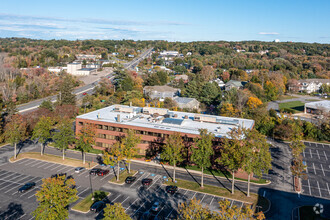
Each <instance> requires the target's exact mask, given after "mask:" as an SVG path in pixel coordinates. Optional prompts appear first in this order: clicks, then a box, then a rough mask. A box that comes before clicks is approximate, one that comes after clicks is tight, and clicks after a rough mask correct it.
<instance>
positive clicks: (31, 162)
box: [24, 160, 37, 166]
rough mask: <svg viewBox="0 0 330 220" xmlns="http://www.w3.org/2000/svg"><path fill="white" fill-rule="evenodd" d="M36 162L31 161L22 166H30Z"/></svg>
mask: <svg viewBox="0 0 330 220" xmlns="http://www.w3.org/2000/svg"><path fill="white" fill-rule="evenodd" d="M35 162H37V161H36V160H31V161H30V163H27V164H24V166H27V165H31V164H33V163H35Z"/></svg>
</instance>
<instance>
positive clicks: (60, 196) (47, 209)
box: [33, 176, 78, 220]
mask: <svg viewBox="0 0 330 220" xmlns="http://www.w3.org/2000/svg"><path fill="white" fill-rule="evenodd" d="M73 186H75V181H74V179H67V180H65V177H64V176H61V177H57V178H47V179H43V180H42V185H41V188H40V190H39V191H37V193H36V197H37V201H38V202H39V203H38V207H37V209H36V210H35V211H34V212H33V216H34V217H35V219H36V220H58V219H61V220H62V219H63V220H64V219H67V218H68V216H69V210H68V208H67V207H68V205H69V204H70V203H72V202H75V201H76V200H77V199H78V196H77V192H78V191H77V189H76V188H75V187H73Z"/></svg>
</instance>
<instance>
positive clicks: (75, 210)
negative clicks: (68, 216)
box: [71, 208, 90, 214]
mask: <svg viewBox="0 0 330 220" xmlns="http://www.w3.org/2000/svg"><path fill="white" fill-rule="evenodd" d="M71 210H72V211H74V212H79V213H83V214H87V213H88V212H90V210H88V211H87V212H83V211H80V210H77V209H74V208H71Z"/></svg>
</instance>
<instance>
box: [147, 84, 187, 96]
mask: <svg viewBox="0 0 330 220" xmlns="http://www.w3.org/2000/svg"><path fill="white" fill-rule="evenodd" d="M180 92H181V90H180V89H176V88H173V87H169V86H145V87H144V88H143V94H144V95H147V96H149V97H150V98H151V99H165V98H174V97H175V96H178V95H180Z"/></svg>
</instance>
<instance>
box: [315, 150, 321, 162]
mask: <svg viewBox="0 0 330 220" xmlns="http://www.w3.org/2000/svg"><path fill="white" fill-rule="evenodd" d="M316 153H317V156H318V157H319V160H320V159H321V158H320V154H319V151H318V150H316Z"/></svg>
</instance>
